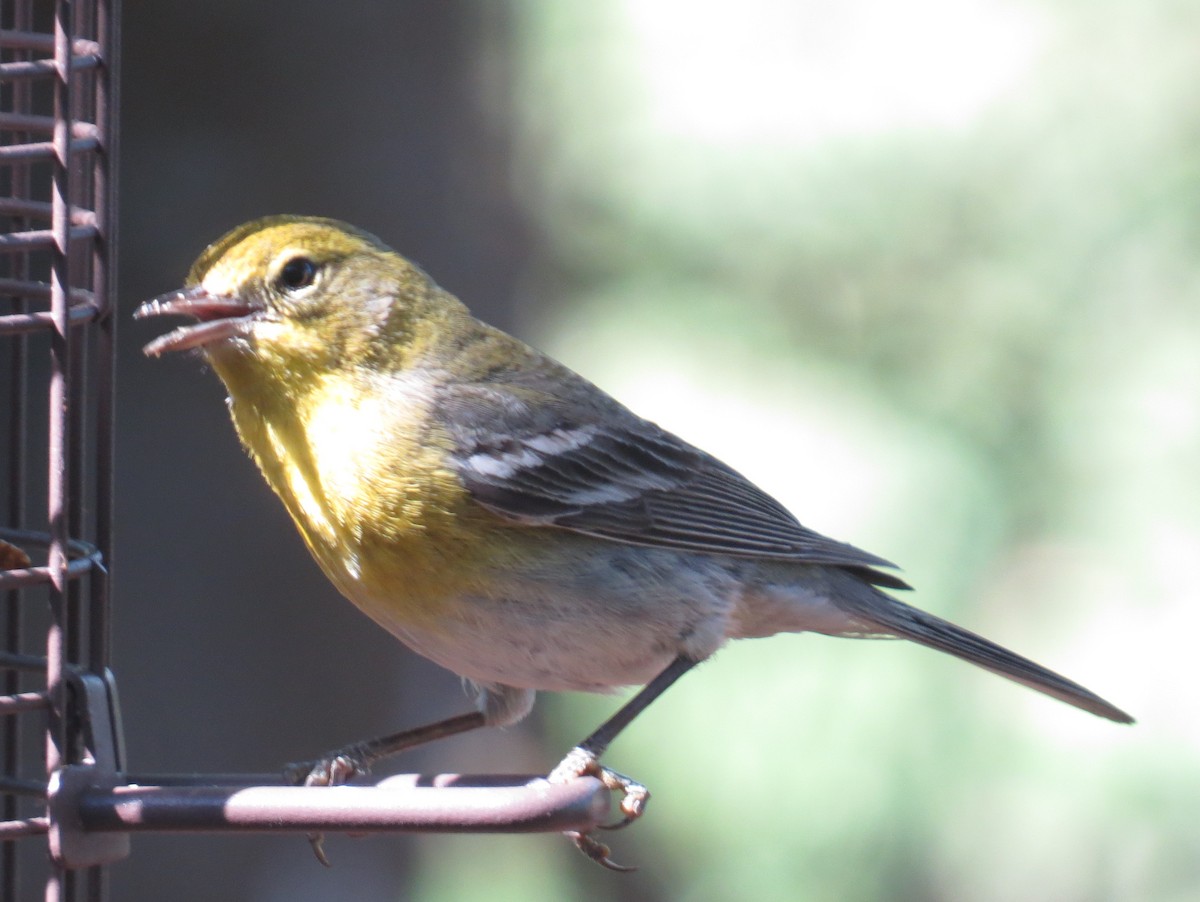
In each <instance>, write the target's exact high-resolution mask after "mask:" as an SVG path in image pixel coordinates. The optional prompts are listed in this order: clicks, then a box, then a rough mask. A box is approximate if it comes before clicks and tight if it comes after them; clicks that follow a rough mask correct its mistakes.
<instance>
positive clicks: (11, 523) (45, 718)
mask: <svg viewBox="0 0 1200 902" xmlns="http://www.w3.org/2000/svg"><path fill="white" fill-rule="evenodd" d="M116 13H117V10H116V2H115V0H78V2H68V0H58V2H47V0H41V2H36V0H6V2H5V3H4V6H3V12H2V13H0V145H2V146H0V372H2V373H3V374H4V375H3V377H0V379H2V380H3V382H4V383H7V384H6V385H5V386H4V388H3V394H4V396H5V398H4V405H5V409H4V411H3V415H2V423H0V430H3V441H4V464H3V466H4V470H5V473H4V481H3V486H2V487H0V492H3V497H2V501H3V514H2V515H0V518H2V519H0V542H3V544H0V593H2V594H0V599H2V605H3V606H2V612H3V622H2V624H0V630H2V632H3V650H2V651H0V670H2V678H3V683H4V685H3V688H2V690H0V691H2V694H0V730H2V744H3V748H2V758H3V761H2V765H3V770H2V775H0V790H2V791H3V808H2V810H0V839H3V840H4V842H2V843H0V856H2V857H0V897H2V898H4V899H16V898H18V897H20V898H27V897H28V893H29V891H30V890H31V889H32V887H33V886H34V885H35V883H36V882H42V883H44V885H45V897H46V898H47V899H72V898H81V897H86V898H93V899H96V898H102V896H103V889H104V887H103V876H102V874H101V873H100V871H99V869H90V870H83V871H79V872H71V871H67V870H65V869H63V868H62V867H61V866H59V865H55V864H53V863H47V862H48V857H47V856H46V855H45V848H44V846H43V847H41V848H36V847H35V845H34V844H27V845H25V848H23V847H22V846H23V844H19V843H17V842H15V840H16V839H18V838H21V837H28V836H38V835H40V834H44V833H46V832H47V830H48V828H49V818H48V817H47V814H46V795H47V785H48V782H49V779H50V776H51V775H52V774H54V773H56V772H57V771H58V770H59V769H60V768H61V767H62V766H63V765H66V764H70V763H83V762H84V761H85V760H86V758H87V755H88V752H87V750H86V743H85V742H84V739H83V721H82V719H81V718H80V716H79V713H78V711H77V710H76V708H77V697H78V693H77V692H75V691H74V690H72V689H71V688H69V687H70V685H71V683H72V681H73V680H75V679H77V678H78V677H80V676H82V675H85V674H93V675H103V674H105V672H106V668H107V665H108V657H109V626H108V609H109V605H108V593H109V573H108V569H107V562H108V561H109V559H110V555H109V550H110V547H111V538H112V531H111V512H112V422H113V416H112V362H113V320H114V317H113V315H112V301H111V299H112V296H113V292H112V288H113V271H112V266H111V265H110V261H111V259H112V253H113V235H114V230H113V206H112V203H111V198H112V197H113V196H114V178H113V175H114V160H115V148H114V146H113V130H112V128H111V122H112V117H113V113H114V110H115V107H116V96H115V91H116V80H115V71H116V65H115V62H116V60H115V49H116V46H117V40H116ZM26 849H28V850H29V851H26ZM39 872H40V873H39Z"/></svg>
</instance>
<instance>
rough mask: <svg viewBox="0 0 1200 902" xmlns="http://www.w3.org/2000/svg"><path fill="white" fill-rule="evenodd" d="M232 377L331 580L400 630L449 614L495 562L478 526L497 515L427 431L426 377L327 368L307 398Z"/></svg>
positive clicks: (273, 479)
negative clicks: (473, 496) (480, 502)
mask: <svg viewBox="0 0 1200 902" xmlns="http://www.w3.org/2000/svg"><path fill="white" fill-rule="evenodd" d="M221 375H222V378H223V379H224V380H225V382H226V385H227V386H228V387H229V388H230V393H231V396H232V398H233V405H232V410H233V418H234V422H235V424H236V426H237V429H238V433H239V434H240V435H241V438H242V441H243V442H244V443H245V445H246V447H247V448H248V449H249V450H250V452H251V454H252V455H253V457H254V459H255V461H256V462H257V463H258V466H259V468H260V469H261V470H262V472H263V475H264V476H265V477H266V479H267V481H268V483H270V485H271V487H272V488H273V489H274V490H275V492H276V493H277V494H278V495H279V497H280V499H281V500H282V501H283V503H284V506H285V507H286V508H287V510H288V512H289V513H290V514H291V516H292V519H293V520H294V521H295V523H296V526H297V527H298V528H299V530H300V533H301V535H302V536H303V537H304V541H305V542H306V544H307V545H308V547H309V549H310V551H311V552H312V554H313V556H314V557H315V558H316V560H317V562H318V564H320V566H321V568H322V570H324V571H325V573H326V575H327V576H328V577H329V579H330V580H332V581H333V583H334V584H335V585H336V586H337V587H338V588H339V589H340V590H341V592H342V593H343V594H344V595H346V596H347V597H348V598H349V599H350V600H351V601H353V602H354V603H355V604H357V605H358V606H359V607H360V608H362V609H363V610H364V611H365V612H366V613H367V614H368V615H369V616H371V617H372V618H373V619H375V620H376V621H378V622H380V623H381V624H382V625H384V626H385V627H387V628H389V629H392V630H393V631H403V630H406V629H408V628H416V627H429V626H432V625H433V623H434V622H435V621H437V620H439V619H441V618H443V617H444V616H445V614H446V613H447V610H446V608H447V606H453V604H454V599H455V598H456V597H458V596H459V595H460V594H462V592H464V591H465V590H466V589H467V588H468V587H469V586H470V585H471V584H472V583H473V582H474V581H475V580H476V579H479V578H480V574H481V573H482V570H483V568H484V566H485V564H486V563H487V561H486V560H484V559H483V557H482V556H481V551H482V549H481V548H480V547H479V544H478V543H477V542H475V541H472V539H473V533H472V531H471V529H470V524H471V523H472V522H473V521H474V520H476V519H478V518H479V517H481V516H490V515H488V514H487V512H486V511H482V510H479V509H477V508H476V506H475V505H473V503H472V502H471V501H470V499H469V497H468V496H467V493H466V490H465V489H464V488H463V486H462V485H461V483H460V482H459V480H458V478H457V476H456V475H455V474H454V473H453V472H452V471H451V470H450V469H448V467H447V464H446V454H445V449H444V447H443V445H444V442H445V441H446V439H445V437H444V436H442V435H439V434H430V433H429V432H428V429H429V424H428V417H427V416H425V411H426V410H427V408H428V405H429V404H430V403H431V395H430V390H429V389H430V386H429V385H428V384H427V383H425V382H423V381H422V377H421V376H420V375H419V374H414V373H404V374H375V373H353V374H347V373H334V374H327V375H325V376H323V377H318V378H314V379H311V380H308V381H307V383H306V387H305V391H304V392H303V394H301V395H299V396H296V395H292V394H290V393H287V392H282V391H271V390H270V387H269V380H263V379H260V378H258V379H251V380H248V381H247V382H246V383H245V384H242V383H241V382H240V380H239V379H238V378H237V377H236V375H234V374H232V373H226V372H222V374H221ZM422 429H424V430H426V431H425V432H424V433H422V432H421V431H420V430H422Z"/></svg>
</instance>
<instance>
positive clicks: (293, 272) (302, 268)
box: [279, 257, 317, 291]
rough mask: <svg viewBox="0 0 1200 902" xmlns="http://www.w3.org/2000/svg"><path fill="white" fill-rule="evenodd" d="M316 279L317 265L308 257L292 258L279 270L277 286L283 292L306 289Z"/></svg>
mask: <svg viewBox="0 0 1200 902" xmlns="http://www.w3.org/2000/svg"><path fill="white" fill-rule="evenodd" d="M316 279H317V264H316V263H314V262H313V261H312V260H310V259H308V257H292V259H291V260H288V262H287V263H285V264H283V268H282V269H280V270H279V285H280V287H282V288H283V289H284V290H285V291H299V290H300V289H301V288H307V287H308V286H309V285H311V284H312V283H313V282H315V281H316Z"/></svg>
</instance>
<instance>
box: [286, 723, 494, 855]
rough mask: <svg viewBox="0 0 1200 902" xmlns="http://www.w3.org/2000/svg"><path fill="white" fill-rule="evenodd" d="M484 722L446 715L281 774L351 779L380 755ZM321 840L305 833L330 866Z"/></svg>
mask: <svg viewBox="0 0 1200 902" xmlns="http://www.w3.org/2000/svg"><path fill="white" fill-rule="evenodd" d="M486 722H487V718H486V715H485V714H484V713H483V712H482V711H472V712H471V713H470V714H459V715H458V716H457V717H448V718H446V719H445V720H439V721H436V722H435V723H429V724H424V725H423V726H419V727H413V728H412V729H409V730H401V731H400V732H398V733H391V734H389V735H387V736H379V737H377V738H375V739H367V740H365V741H363V742H355V743H351V744H350V745H346V746H342V747H341V748H340V749H334V750H333V751H331V752H327V753H326V754H324V755H322V756H321V757H320V758H316V759H314V760H312V761H297V762H295V763H293V764H288V765H287V766H286V767H284V769H283V777H284V779H285V780H287V781H288V782H289V783H291V784H293V785H295V786H340V785H341V784H343V783H346V782H348V781H349V780H351V779H353V778H354V776H355V775H356V774H364V773H366V772H367V771H368V770H370V767H371V765H372V764H373V763H374V762H376V761H378V760H380V759H381V758H386V757H388V756H389V755H394V754H396V753H397V752H401V751H404V750H405V749H410V748H412V747H414V746H418V745H424V744H425V743H426V742H433V741H434V740H435V739H443V738H445V737H446V736H453V735H455V734H456V733H466V732H467V731H468V730H474V729H477V728H479V727H482V726H484V725H485V723H486ZM323 840H324V835H323V834H321V833H310V834H309V835H308V841H309V842H310V843H311V844H312V848H313V854H315V855H316V856H317V860H318V861H320V862H321V864H323V865H325V866H326V867H329V866H330V864H329V859H328V858H327V857H326V856H325V850H324V848H323V846H322V842H323Z"/></svg>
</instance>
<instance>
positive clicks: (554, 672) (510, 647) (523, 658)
mask: <svg viewBox="0 0 1200 902" xmlns="http://www.w3.org/2000/svg"><path fill="white" fill-rule="evenodd" d="M547 569H548V568H546V567H540V568H539V567H533V566H525V567H517V568H512V569H508V570H506V571H505V572H502V573H496V574H494V575H493V578H492V579H490V580H489V581H488V589H487V592H486V593H484V592H481V591H473V592H465V593H463V594H461V595H459V596H457V597H455V598H453V599H449V600H445V601H443V602H441V603H439V606H438V607H439V610H438V615H437V616H436V617H434V618H420V619H419V620H418V619H414V618H411V617H407V616H404V612H402V611H399V610H397V609H396V608H395V607H394V606H393V605H390V604H389V603H388V601H389V600H388V599H387V598H369V597H364V596H363V595H362V594H360V593H359V592H356V591H353V590H352V589H351V590H350V591H347V589H350V588H351V587H347V586H343V591H345V593H346V595H347V596H348V597H349V598H350V599H351V601H354V602H355V604H357V605H358V606H359V607H361V608H362V609H363V610H364V611H365V612H366V613H367V614H368V615H369V616H371V617H372V618H373V619H375V620H376V621H377V622H378V623H379V624H380V625H381V626H383V627H384V628H385V629H387V630H388V631H389V632H391V633H392V634H393V635H395V636H396V637H397V638H398V639H400V640H401V641H402V642H404V644H406V645H407V646H409V647H410V648H411V649H412V650H413V651H416V652H417V653H419V654H421V655H423V656H425V657H427V658H429V659H430V660H433V661H435V662H437V663H438V664H440V665H442V666H443V667H445V668H447V669H448V670H451V671H453V672H455V673H457V674H459V675H461V676H464V677H466V678H468V679H470V680H473V681H475V682H478V683H483V684H501V685H505V686H515V687H519V688H528V689H537V690H551V691H554V690H559V691H561V690H577V691H589V692H603V691H607V690H609V689H613V688H616V687H620V686H629V685H637V684H642V683H645V682H647V681H648V680H650V679H651V678H653V677H654V676H655V675H656V674H658V673H659V672H660V671H661V670H662V669H663V668H664V667H666V666H667V664H669V663H670V662H671V660H673V659H674V658H675V657H677V656H678V655H680V654H686V655H688V656H689V657H692V658H694V659H696V660H702V659H704V658H706V657H708V656H709V655H711V654H712V653H713V652H715V651H716V650H717V649H718V648H719V647H720V646H721V645H722V644H723V643H724V642H725V640H726V637H727V636H728V635H729V623H730V614H731V612H732V611H733V610H734V608H735V607H736V604H737V597H738V593H739V584H738V581H737V580H736V579H735V578H734V576H733V575H732V574H730V573H729V572H728V571H727V570H726V568H724V567H723V566H721V564H720V563H719V562H718V561H716V560H712V559H705V558H699V559H692V560H690V561H689V560H685V559H684V558H682V557H681V556H679V555H677V554H674V553H669V552H667V553H664V552H660V551H654V550H648V549H642V548H635V547H633V546H625V545H617V544H610V543H605V542H600V543H595V542H591V541H588V542H585V543H581V546H580V553H579V554H577V555H575V556H573V557H571V558H570V559H569V560H567V561H565V562H564V561H563V559H561V558H560V559H559V560H557V561H556V563H555V566H554V567H552V568H549V572H547Z"/></svg>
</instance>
